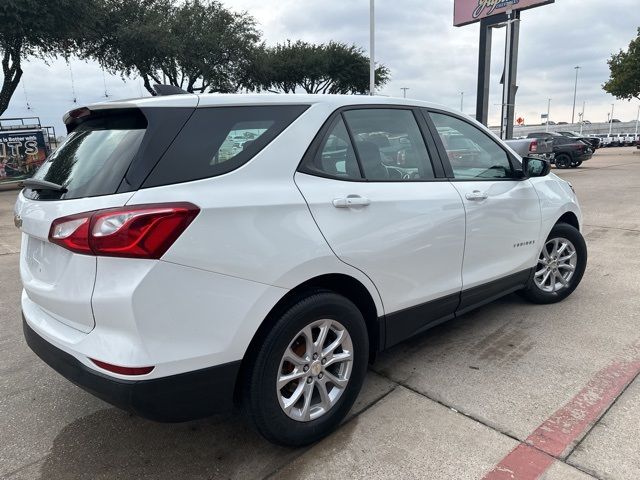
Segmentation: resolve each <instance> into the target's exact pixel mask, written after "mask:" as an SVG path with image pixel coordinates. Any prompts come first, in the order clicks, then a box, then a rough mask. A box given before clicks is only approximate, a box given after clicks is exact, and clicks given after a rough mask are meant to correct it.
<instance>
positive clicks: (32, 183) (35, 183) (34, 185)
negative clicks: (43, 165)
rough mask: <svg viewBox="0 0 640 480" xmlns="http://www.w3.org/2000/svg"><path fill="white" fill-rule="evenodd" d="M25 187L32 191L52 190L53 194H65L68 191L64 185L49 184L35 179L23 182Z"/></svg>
mask: <svg viewBox="0 0 640 480" xmlns="http://www.w3.org/2000/svg"><path fill="white" fill-rule="evenodd" d="M22 183H23V184H24V186H25V187H27V188H30V189H31V190H51V191H52V192H60V193H64V192H66V191H67V189H66V188H65V187H63V186H62V185H58V184H57V183H53V182H47V181H46V180H38V179H35V178H27V179H26V180H24V181H23V182H22Z"/></svg>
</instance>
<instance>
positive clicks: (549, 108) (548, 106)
mask: <svg viewBox="0 0 640 480" xmlns="http://www.w3.org/2000/svg"><path fill="white" fill-rule="evenodd" d="M550 110H551V99H550V98H549V99H548V100H547V129H546V131H547V132H548V131H549V111H550Z"/></svg>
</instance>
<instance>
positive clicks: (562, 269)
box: [533, 238, 578, 293]
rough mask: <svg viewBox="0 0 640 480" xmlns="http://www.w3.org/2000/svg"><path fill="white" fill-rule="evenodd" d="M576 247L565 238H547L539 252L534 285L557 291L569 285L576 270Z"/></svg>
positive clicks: (548, 290)
mask: <svg viewBox="0 0 640 480" xmlns="http://www.w3.org/2000/svg"><path fill="white" fill-rule="evenodd" d="M577 262H578V255H577V253H576V248H575V246H574V245H573V243H571V242H570V241H569V240H567V239H566V238H553V239H551V240H548V241H547V243H546V244H545V245H544V247H543V248H542V251H541V252H540V257H539V258H538V265H537V267H536V272H535V275H534V278H533V279H534V282H535V284H536V286H537V287H538V288H539V289H540V290H542V291H543V292H548V293H553V292H558V291H560V290H562V289H564V288H567V287H568V286H569V285H570V282H571V279H572V278H573V274H574V272H575V270H576V265H577Z"/></svg>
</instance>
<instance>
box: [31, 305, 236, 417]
mask: <svg viewBox="0 0 640 480" xmlns="http://www.w3.org/2000/svg"><path fill="white" fill-rule="evenodd" d="M22 326H23V330H24V337H25V339H26V341H27V344H28V345H29V347H30V348H31V350H33V351H34V352H35V353H36V355H38V356H39V357H40V358H41V359H42V360H43V361H44V362H45V363H47V364H48V365H49V366H50V367H51V368H53V369H54V370H55V371H57V372H58V373H59V374H61V375H62V376H63V377H65V378H66V379H67V380H69V381H71V382H72V383H74V384H76V385H77V386H79V387H81V388H83V389H84V390H86V391H87V392H89V393H91V394H93V395H95V396H96V397H98V398H101V399H102V400H104V401H106V402H108V403H110V404H112V405H115V406H116V407H119V408H122V409H123V410H127V411H130V412H132V413H135V414H136V415H139V416H141V417H144V418H148V419H151V420H156V421H160V422H182V421H187V420H193V419H195V418H201V417H205V416H208V415H212V414H215V413H224V412H228V411H229V410H231V409H232V408H233V394H234V390H235V385H236V379H237V376H238V371H239V370H240V361H236V362H230V363H225V364H222V365H217V366H215V367H210V368H204V369H200V370H195V371H193V372H187V373H181V374H178V375H170V376H168V377H161V378H155V379H150V380H123V379H120V378H112V377H109V376H107V375H104V374H102V373H100V372H98V371H94V370H91V369H90V368H89V367H87V366H86V365H84V364H82V363H81V362H80V361H78V360H77V359H76V358H75V357H73V356H72V355H70V354H68V353H66V352H64V351H62V350H60V349H59V348H57V347H55V346H54V345H52V344H51V343H49V342H47V341H46V340H45V339H44V338H42V337H41V336H40V335H38V334H37V333H36V332H35V331H34V330H33V329H32V328H31V327H30V326H29V325H28V324H27V322H26V320H25V319H24V316H23V322H22Z"/></svg>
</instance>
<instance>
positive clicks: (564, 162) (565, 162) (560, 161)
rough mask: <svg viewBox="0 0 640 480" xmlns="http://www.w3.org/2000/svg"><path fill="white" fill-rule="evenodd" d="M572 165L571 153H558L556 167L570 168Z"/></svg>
mask: <svg viewBox="0 0 640 480" xmlns="http://www.w3.org/2000/svg"><path fill="white" fill-rule="evenodd" d="M570 165H571V159H570V158H569V155H567V154H565V153H561V154H560V155H556V168H569V166H570Z"/></svg>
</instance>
